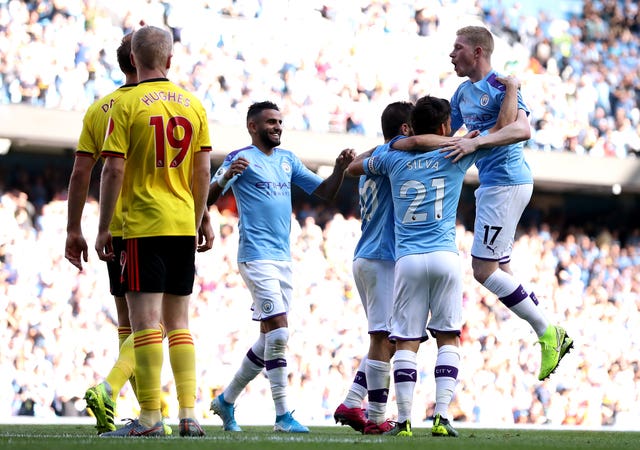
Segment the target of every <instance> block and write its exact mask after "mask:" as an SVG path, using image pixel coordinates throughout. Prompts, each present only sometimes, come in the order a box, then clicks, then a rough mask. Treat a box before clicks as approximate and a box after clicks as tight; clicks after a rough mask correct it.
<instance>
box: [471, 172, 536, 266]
mask: <svg viewBox="0 0 640 450" xmlns="http://www.w3.org/2000/svg"><path fill="white" fill-rule="evenodd" d="M531 194H533V184H518V185H515V186H489V187H482V186H480V187H479V188H478V189H476V192H475V196H476V219H475V222H474V224H473V246H472V247H471V255H472V256H473V257H474V258H478V259H484V260H487V261H499V262H500V263H508V262H509V260H510V259H511V251H512V249H513V240H514V238H515V235H516V228H517V227H518V222H519V221H520V217H521V216H522V213H523V212H524V209H525V208H526V207H527V205H528V204H529V201H530V200H531Z"/></svg>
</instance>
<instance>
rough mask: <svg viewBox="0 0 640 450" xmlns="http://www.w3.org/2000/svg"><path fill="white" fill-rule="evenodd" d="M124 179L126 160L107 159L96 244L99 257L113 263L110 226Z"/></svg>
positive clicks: (102, 179)
mask: <svg viewBox="0 0 640 450" xmlns="http://www.w3.org/2000/svg"><path fill="white" fill-rule="evenodd" d="M123 177H124V158H117V157H108V158H106V160H105V163H104V167H103V168H102V176H101V179H100V215H99V218H98V236H97V237H96V242H95V248H96V252H97V253H98V257H100V259H101V260H103V261H113V260H114V259H115V253H114V251H113V242H112V239H111V238H112V236H111V232H110V231H109V224H111V219H112V218H113V213H114V211H115V209H116V202H117V201H118V196H119V195H120V189H121V188H122V179H123Z"/></svg>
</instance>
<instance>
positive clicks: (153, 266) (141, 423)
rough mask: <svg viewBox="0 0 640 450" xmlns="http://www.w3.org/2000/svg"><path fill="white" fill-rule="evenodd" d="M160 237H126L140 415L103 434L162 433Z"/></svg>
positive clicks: (163, 273) (135, 434)
mask: <svg viewBox="0 0 640 450" xmlns="http://www.w3.org/2000/svg"><path fill="white" fill-rule="evenodd" d="M157 239H159V238H142V239H128V240H125V247H126V250H125V254H124V258H123V261H124V263H123V266H124V270H123V272H124V273H125V274H126V275H125V279H126V284H127V295H126V297H127V304H128V307H129V317H130V320H131V328H132V330H133V334H132V337H133V347H134V355H135V369H134V374H135V377H136V386H137V397H138V403H139V405H140V417H139V419H137V420H132V421H131V422H130V423H129V424H128V425H126V426H125V427H123V428H120V429H119V430H116V431H113V432H110V433H105V434H104V435H103V436H162V435H164V434H166V433H165V431H164V424H163V422H162V412H161V395H162V394H161V372H162V363H163V359H164V353H163V348H162V331H161V329H160V327H159V326H158V324H159V323H160V321H161V318H162V298H163V293H162V292H163V291H164V289H165V280H166V277H165V275H166V274H165V272H164V265H163V264H162V263H160V262H159V259H161V256H160V255H158V253H159V251H160V250H161V248H162V247H163V245H159V244H158V242H157Z"/></svg>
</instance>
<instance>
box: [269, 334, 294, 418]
mask: <svg viewBox="0 0 640 450" xmlns="http://www.w3.org/2000/svg"><path fill="white" fill-rule="evenodd" d="M288 340H289V329H288V328H284V327H283V328H277V329H275V330H272V331H269V332H268V333H267V334H266V335H265V350H264V364H265V367H266V368H267V377H268V378H269V384H271V397H272V398H273V403H274V405H275V407H276V415H277V416H281V415H282V414H284V413H286V412H288V411H289V407H288V406H287V392H286V389H287V359H286V357H285V353H286V350H287V341H288Z"/></svg>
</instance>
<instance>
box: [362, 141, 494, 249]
mask: <svg viewBox="0 0 640 450" xmlns="http://www.w3.org/2000/svg"><path fill="white" fill-rule="evenodd" d="M488 152H489V150H478V151H476V152H474V153H472V154H470V155H467V156H465V157H463V158H462V159H461V160H460V161H458V162H457V163H455V164H454V163H452V162H451V160H450V159H447V158H445V154H444V153H440V152H439V151H438V150H433V151H431V152H427V153H419V152H406V151H389V152H385V153H383V154H381V155H375V156H374V155H372V156H371V157H369V158H366V159H365V160H364V161H363V163H362V164H363V167H364V171H365V173H366V174H367V175H384V176H387V177H388V178H389V182H390V185H391V191H392V195H393V211H394V224H395V236H396V246H395V257H396V261H397V260H398V259H399V258H401V257H403V256H406V255H414V254H420V253H431V252H435V251H451V252H454V253H458V248H457V246H456V215H457V211H458V200H459V199H460V192H461V190H462V182H463V180H464V176H465V173H466V171H467V169H469V167H471V165H473V164H474V163H475V162H476V161H478V160H479V159H480V158H482V157H484V156H485V155H487V154H488Z"/></svg>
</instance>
